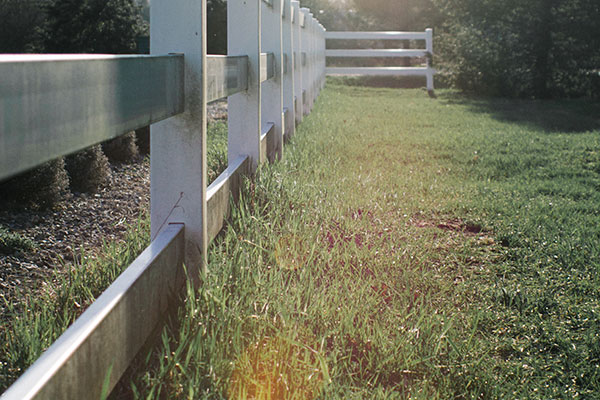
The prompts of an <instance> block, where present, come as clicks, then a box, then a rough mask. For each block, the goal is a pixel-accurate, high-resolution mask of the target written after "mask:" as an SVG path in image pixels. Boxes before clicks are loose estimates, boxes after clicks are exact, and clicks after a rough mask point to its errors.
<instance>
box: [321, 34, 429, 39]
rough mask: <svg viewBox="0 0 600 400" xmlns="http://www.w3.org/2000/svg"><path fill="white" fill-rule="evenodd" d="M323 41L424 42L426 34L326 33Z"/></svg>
mask: <svg viewBox="0 0 600 400" xmlns="http://www.w3.org/2000/svg"><path fill="white" fill-rule="evenodd" d="M325 39H353V40H426V39H427V33H426V32H327V34H326V35H325Z"/></svg>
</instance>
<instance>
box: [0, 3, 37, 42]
mask: <svg viewBox="0 0 600 400" xmlns="http://www.w3.org/2000/svg"><path fill="white" fill-rule="evenodd" d="M43 19H44V15H43V10H42V6H41V4H40V2H37V1H27V0H20V1H16V0H0V21H2V24H0V53H23V52H27V53H33V52H37V51H39V43H37V29H36V28H37V27H38V26H39V25H40V24H42V22H43Z"/></svg>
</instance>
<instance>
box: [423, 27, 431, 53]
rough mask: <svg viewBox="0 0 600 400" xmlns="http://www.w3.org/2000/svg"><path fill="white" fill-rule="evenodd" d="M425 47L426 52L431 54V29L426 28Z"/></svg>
mask: <svg viewBox="0 0 600 400" xmlns="http://www.w3.org/2000/svg"><path fill="white" fill-rule="evenodd" d="M425 36H426V39H425V46H426V50H427V51H428V52H429V53H430V54H433V29H431V28H427V29H425Z"/></svg>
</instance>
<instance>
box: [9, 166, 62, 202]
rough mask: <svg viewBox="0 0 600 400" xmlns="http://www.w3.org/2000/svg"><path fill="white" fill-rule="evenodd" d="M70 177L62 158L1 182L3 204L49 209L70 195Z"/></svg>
mask: <svg viewBox="0 0 600 400" xmlns="http://www.w3.org/2000/svg"><path fill="white" fill-rule="evenodd" d="M68 187H69V177H68V175H67V172H66V171H65V162H64V160H63V159H62V158H58V159H56V160H53V161H49V162H47V163H44V164H42V165H41V166H39V167H36V168H34V169H31V170H29V171H27V172H24V173H22V174H19V175H17V176H15V177H13V178H10V179H8V180H6V181H3V182H0V199H2V201H1V203H2V204H3V206H5V207H6V206H8V207H33V208H37V209H48V208H52V207H54V206H55V205H56V204H57V203H59V202H60V201H62V200H64V199H65V198H66V197H67V195H68Z"/></svg>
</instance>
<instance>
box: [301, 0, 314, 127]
mask: <svg viewBox="0 0 600 400" xmlns="http://www.w3.org/2000/svg"><path fill="white" fill-rule="evenodd" d="M309 14H310V10H309V9H308V8H305V7H302V8H300V15H301V16H302V17H301V18H300V22H301V26H302V29H301V30H300V34H301V36H302V37H301V39H300V41H301V58H302V112H303V114H304V115H308V114H309V113H310V110H311V108H310V97H311V93H310V86H311V84H312V81H311V74H310V56H309V52H310V47H311V45H312V43H311V37H310V31H309V30H310V27H309V20H310V15H309ZM302 22H303V23H304V24H302Z"/></svg>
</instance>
